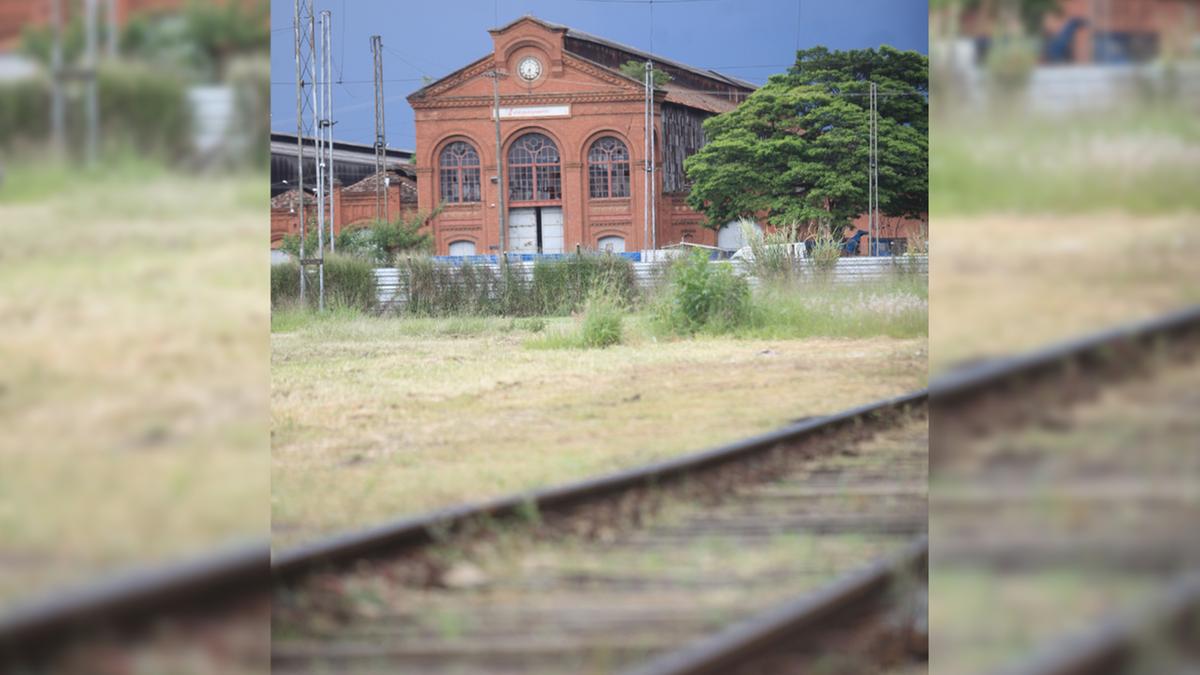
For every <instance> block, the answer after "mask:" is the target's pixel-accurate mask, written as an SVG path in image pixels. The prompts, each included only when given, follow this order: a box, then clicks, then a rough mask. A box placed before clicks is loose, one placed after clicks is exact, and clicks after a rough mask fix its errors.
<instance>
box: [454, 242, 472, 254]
mask: <svg viewBox="0 0 1200 675" xmlns="http://www.w3.org/2000/svg"><path fill="white" fill-rule="evenodd" d="M450 255H454V256H465V255H475V242H473V241H465V240H464V241H452V242H450Z"/></svg>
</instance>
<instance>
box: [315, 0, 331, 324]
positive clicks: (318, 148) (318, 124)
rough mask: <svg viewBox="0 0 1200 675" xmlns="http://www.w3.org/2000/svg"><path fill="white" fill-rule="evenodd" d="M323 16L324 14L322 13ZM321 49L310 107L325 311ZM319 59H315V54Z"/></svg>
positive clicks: (320, 299) (320, 280)
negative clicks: (313, 99)
mask: <svg viewBox="0 0 1200 675" xmlns="http://www.w3.org/2000/svg"><path fill="white" fill-rule="evenodd" d="M322 18H324V17H322ZM313 30H314V33H313V43H314V44H316V33H315V30H316V26H315V24H314V25H313ZM321 47H322V49H321V50H320V51H315V52H314V53H313V56H314V58H313V61H315V62H317V70H316V71H315V73H314V75H313V96H315V97H316V105H314V106H313V110H312V124H313V131H314V132H316V133H314V134H313V166H314V167H315V168H316V172H317V191H316V197H317V311H320V312H324V311H325V128H324V122H325V120H324V119H323V117H322V115H323V113H324V112H325V99H324V97H323V96H322V94H324V87H325V58H326V57H327V56H328V54H327V53H326V52H325V51H324V45H321ZM318 56H319V57H320V61H317V57H318Z"/></svg>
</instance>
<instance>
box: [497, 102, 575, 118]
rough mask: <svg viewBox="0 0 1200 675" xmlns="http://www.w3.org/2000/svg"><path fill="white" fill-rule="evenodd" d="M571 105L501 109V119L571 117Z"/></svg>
mask: <svg viewBox="0 0 1200 675" xmlns="http://www.w3.org/2000/svg"><path fill="white" fill-rule="evenodd" d="M570 116H571V106H570V105H525V106H520V107H516V108H501V109H500V119H502V120H506V119H525V118H529V117H570Z"/></svg>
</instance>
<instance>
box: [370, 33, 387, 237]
mask: <svg viewBox="0 0 1200 675" xmlns="http://www.w3.org/2000/svg"><path fill="white" fill-rule="evenodd" d="M371 55H372V56H374V58H375V217H376V219H378V220H380V221H383V220H387V215H388V194H387V188H386V187H385V185H384V182H385V179H386V176H387V131H386V128H387V125H386V121H385V119H384V105H383V38H382V37H380V36H378V35H372V36H371Z"/></svg>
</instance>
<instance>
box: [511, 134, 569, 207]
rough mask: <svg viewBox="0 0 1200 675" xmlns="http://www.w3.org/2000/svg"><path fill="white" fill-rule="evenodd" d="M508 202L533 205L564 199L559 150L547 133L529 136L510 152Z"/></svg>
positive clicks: (524, 137)
mask: <svg viewBox="0 0 1200 675" xmlns="http://www.w3.org/2000/svg"><path fill="white" fill-rule="evenodd" d="M508 199H509V201H511V202H531V201H545V200H554V199H562V172H561V171H560V170H559V167H558V148H557V147H556V146H555V145H554V141H552V140H550V139H549V138H547V137H546V136H544V135H543V134H537V133H534V134H525V135H524V136H522V137H521V138H519V139H517V142H516V143H513V145H512V147H511V148H509V150H508Z"/></svg>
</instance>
